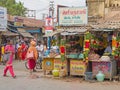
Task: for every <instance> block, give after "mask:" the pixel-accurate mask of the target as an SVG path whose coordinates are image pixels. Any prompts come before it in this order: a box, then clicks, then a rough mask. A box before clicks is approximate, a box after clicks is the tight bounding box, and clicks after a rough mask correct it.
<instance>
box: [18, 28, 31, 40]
mask: <svg viewBox="0 0 120 90" xmlns="http://www.w3.org/2000/svg"><path fill="white" fill-rule="evenodd" d="M18 32H19V33H20V34H21V35H22V36H23V37H29V38H33V36H32V35H31V34H30V33H28V32H26V30H25V29H22V28H18Z"/></svg>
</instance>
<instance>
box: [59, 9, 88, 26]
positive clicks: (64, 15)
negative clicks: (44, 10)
mask: <svg viewBox="0 0 120 90" xmlns="http://www.w3.org/2000/svg"><path fill="white" fill-rule="evenodd" d="M87 23H88V9H87V7H61V8H59V25H60V26H73V25H85V24H87Z"/></svg>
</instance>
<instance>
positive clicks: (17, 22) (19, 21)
mask: <svg viewBox="0 0 120 90" xmlns="http://www.w3.org/2000/svg"><path fill="white" fill-rule="evenodd" d="M14 25H15V26H18V27H21V26H23V19H21V18H18V17H15V18H14Z"/></svg>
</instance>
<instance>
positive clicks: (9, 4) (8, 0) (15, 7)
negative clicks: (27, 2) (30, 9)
mask: <svg viewBox="0 0 120 90" xmlns="http://www.w3.org/2000/svg"><path fill="white" fill-rule="evenodd" d="M0 6H2V7H6V8H7V12H8V14H10V15H17V16H25V11H26V8H25V7H24V5H23V3H21V2H18V3H17V2H16V1H15V0H0Z"/></svg>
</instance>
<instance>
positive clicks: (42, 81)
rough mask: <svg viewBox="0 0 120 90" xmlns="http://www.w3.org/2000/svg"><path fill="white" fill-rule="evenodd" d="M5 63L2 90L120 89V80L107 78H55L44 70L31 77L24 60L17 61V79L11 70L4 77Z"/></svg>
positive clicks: (15, 67) (1, 83) (0, 83)
mask: <svg viewBox="0 0 120 90" xmlns="http://www.w3.org/2000/svg"><path fill="white" fill-rule="evenodd" d="M3 68H4V66H3V65H0V90H106V89H107V90H120V82H117V81H109V80H106V81H104V82H97V81H96V80H95V81H90V82H88V81H84V80H83V79H82V78H81V77H66V78H54V77H52V75H46V76H44V75H43V72H42V70H38V72H35V74H36V75H37V76H39V78H36V79H31V78H30V77H29V72H28V70H26V69H25V67H24V62H18V61H17V62H15V63H14V70H15V74H16V76H17V77H16V79H13V78H12V77H11V76H10V74H9V72H8V77H3V76H2V75H3Z"/></svg>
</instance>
